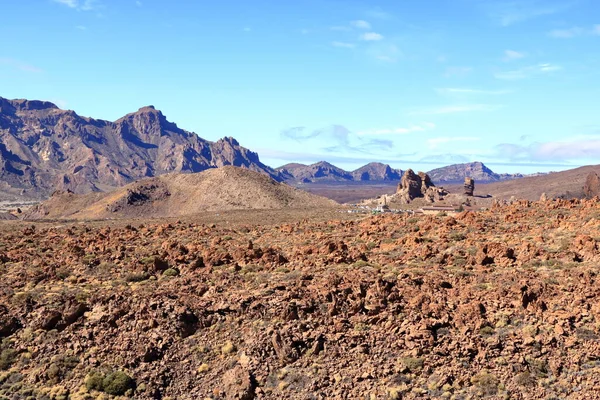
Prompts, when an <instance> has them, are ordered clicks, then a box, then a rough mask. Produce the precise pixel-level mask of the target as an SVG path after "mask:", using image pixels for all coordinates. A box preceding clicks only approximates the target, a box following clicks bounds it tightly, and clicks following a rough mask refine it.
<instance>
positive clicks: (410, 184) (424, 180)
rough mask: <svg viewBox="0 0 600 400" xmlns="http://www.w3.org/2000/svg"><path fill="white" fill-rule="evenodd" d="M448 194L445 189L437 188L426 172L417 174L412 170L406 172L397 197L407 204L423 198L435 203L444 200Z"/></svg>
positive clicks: (399, 185)
mask: <svg viewBox="0 0 600 400" xmlns="http://www.w3.org/2000/svg"><path fill="white" fill-rule="evenodd" d="M447 194H448V192H447V191H446V190H444V188H438V187H436V186H435V185H434V184H433V182H431V179H430V178H429V175H427V174H426V173H425V172H419V173H418V174H415V172H414V171H413V170H412V169H407V170H406V172H404V175H403V176H402V179H401V181H400V183H399V184H398V189H397V190H396V196H397V197H398V198H399V199H400V201H402V202H403V203H406V204H408V203H410V202H411V201H413V200H414V199H417V198H423V199H425V200H426V201H427V202H429V203H433V202H436V201H440V200H443V198H444V196H445V195H447Z"/></svg>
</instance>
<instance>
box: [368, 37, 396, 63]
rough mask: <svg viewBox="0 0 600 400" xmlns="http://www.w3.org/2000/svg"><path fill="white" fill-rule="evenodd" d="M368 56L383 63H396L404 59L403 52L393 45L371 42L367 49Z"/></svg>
mask: <svg viewBox="0 0 600 400" xmlns="http://www.w3.org/2000/svg"><path fill="white" fill-rule="evenodd" d="M367 55H368V56H369V57H371V58H373V59H375V60H377V61H381V62H383V63H395V62H396V61H398V59H400V57H402V52H401V51H400V49H399V48H398V46H396V45H395V44H393V43H386V42H371V45H370V46H369V47H368V49H367Z"/></svg>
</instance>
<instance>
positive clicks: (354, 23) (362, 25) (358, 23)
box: [350, 19, 371, 29]
mask: <svg viewBox="0 0 600 400" xmlns="http://www.w3.org/2000/svg"><path fill="white" fill-rule="evenodd" d="M350 25H352V26H353V27H355V28H358V29H371V24H370V23H369V22H367V21H365V20H362V19H359V20H356V21H352V22H350Z"/></svg>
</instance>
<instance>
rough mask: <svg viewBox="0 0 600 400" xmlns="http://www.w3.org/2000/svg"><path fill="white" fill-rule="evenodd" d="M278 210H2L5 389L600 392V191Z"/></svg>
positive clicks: (233, 394) (535, 395)
mask: <svg viewBox="0 0 600 400" xmlns="http://www.w3.org/2000/svg"><path fill="white" fill-rule="evenodd" d="M242 214H244V216H242ZM248 215H252V216H253V218H254V219H253V220H243V219H239V218H247V216H248ZM276 215H277V214H274V212H273V211H269V212H258V211H248V212H245V213H239V212H233V213H232V214H227V213H225V214H223V215H216V214H213V217H214V218H216V219H218V221H217V223H216V224H215V223H213V222H211V221H210V220H209V219H207V218H208V216H206V215H205V216H199V217H195V218H193V219H190V218H187V219H182V220H181V221H175V220H171V221H162V222H154V223H153V222H144V223H140V222H139V221H138V222H132V223H127V222H118V223H117V222H112V223H108V222H103V223H100V222H96V223H89V222H88V223H78V224H75V225H70V224H66V225H65V224H64V223H61V224H50V223H38V224H33V225H23V223H22V222H20V223H16V222H12V221H5V222H2V223H1V224H0V243H1V244H0V272H1V275H0V276H1V279H2V281H1V282H2V285H1V286H0V337H3V338H4V340H3V341H2V350H1V353H0V354H1V355H0V370H1V371H0V396H3V398H9V399H22V398H29V399H67V398H70V399H100V398H102V399H107V398H109V394H110V395H111V396H112V395H123V396H124V397H128V398H138V399H167V398H170V399H248V400H250V399H282V398H289V399H401V398H402V399H427V398H432V399H433V398H440V399H443V398H445V399H448V398H450V399H473V398H490V399H567V398H568V399H582V400H583V399H586V400H587V399H594V398H600V389H599V388H600V360H599V359H598V354H600V320H599V316H600V302H599V300H600V299H599V296H600V281H599V277H598V269H597V265H598V262H599V261H600V255H599V246H600V237H599V235H598V232H599V229H600V204H599V203H598V202H597V201H595V200H584V201H580V200H571V201H566V200H555V201H547V202H534V203H531V202H528V201H520V202H518V203H514V204H512V205H510V206H497V207H494V208H493V209H491V210H489V211H483V212H478V213H471V212H464V213H462V214H459V215H458V216H456V217H447V216H444V215H443V214H441V215H438V216H413V215H391V214H388V215H380V216H369V217H361V216H358V215H351V214H347V213H345V214H336V213H335V212H333V211H327V212H320V211H316V210H309V211H307V212H306V214H302V213H300V214H293V215H294V218H293V219H292V220H290V215H292V214H290V213H287V212H286V213H284V214H282V219H280V220H278V219H277V218H276ZM336 215H339V217H336ZM274 217H275V219H273V218H274Z"/></svg>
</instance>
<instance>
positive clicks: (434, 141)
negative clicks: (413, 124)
mask: <svg viewBox="0 0 600 400" xmlns="http://www.w3.org/2000/svg"><path fill="white" fill-rule="evenodd" d="M479 140H481V139H480V138H478V137H474V136H447V137H437V138H431V139H427V145H428V146H429V148H430V149H437V148H438V147H439V146H440V145H443V144H448V143H452V142H476V141H479Z"/></svg>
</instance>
